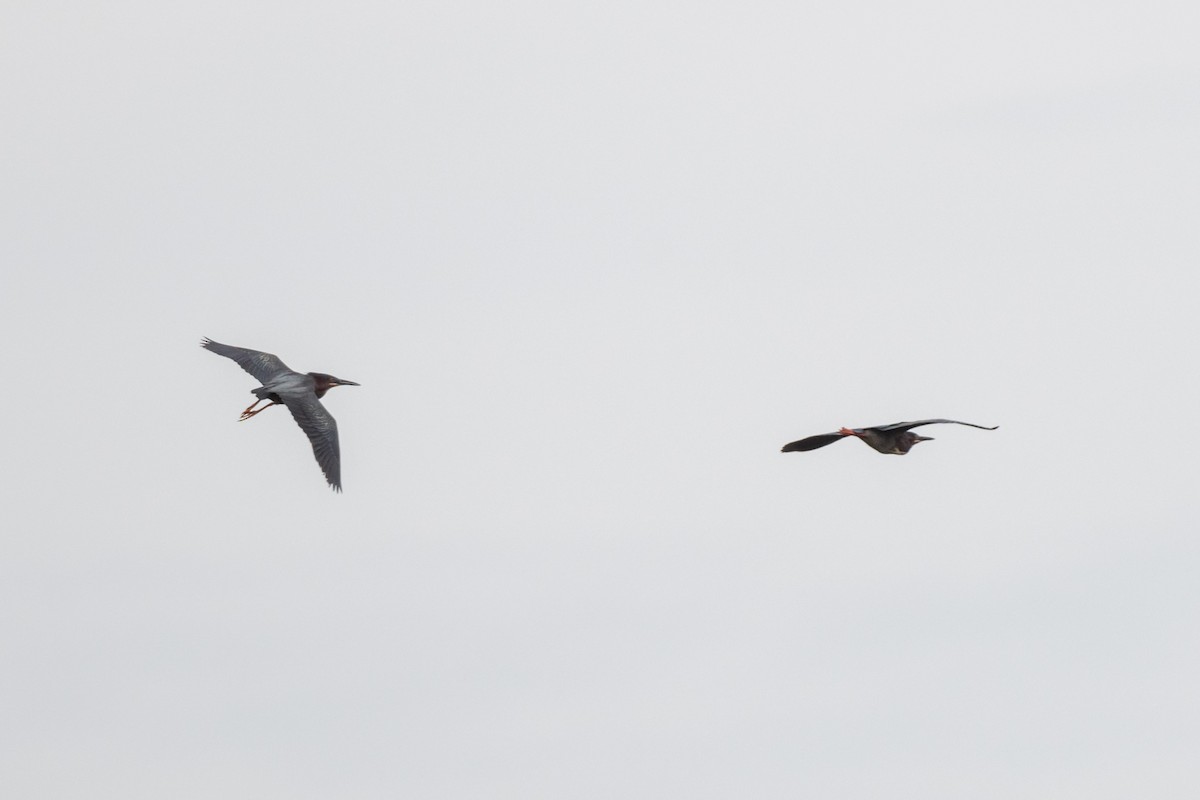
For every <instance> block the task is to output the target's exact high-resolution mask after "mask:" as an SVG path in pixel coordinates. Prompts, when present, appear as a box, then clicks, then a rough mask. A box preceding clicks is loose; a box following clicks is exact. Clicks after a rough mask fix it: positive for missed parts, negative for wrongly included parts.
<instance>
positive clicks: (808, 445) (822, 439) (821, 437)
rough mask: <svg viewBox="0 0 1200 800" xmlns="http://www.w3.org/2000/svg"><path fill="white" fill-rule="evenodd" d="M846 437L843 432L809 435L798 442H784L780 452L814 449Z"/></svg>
mask: <svg viewBox="0 0 1200 800" xmlns="http://www.w3.org/2000/svg"><path fill="white" fill-rule="evenodd" d="M844 438H846V434H844V433H822V434H818V435H817V436H809V437H808V438H807V439H801V440H800V441H798V442H791V443H789V444H785V445H784V446H783V449H782V450H780V451H779V452H781V453H794V452H796V451H804V450H816V449H817V448H818V447H824V446H825V445H827V444H833V443H834V442H836V441H837V440H838V439H844Z"/></svg>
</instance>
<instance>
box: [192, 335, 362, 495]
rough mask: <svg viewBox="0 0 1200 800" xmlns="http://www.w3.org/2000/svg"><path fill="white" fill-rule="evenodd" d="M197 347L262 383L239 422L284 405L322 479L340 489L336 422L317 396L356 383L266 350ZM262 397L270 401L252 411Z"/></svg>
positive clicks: (207, 342) (217, 345) (212, 344)
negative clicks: (293, 364)
mask: <svg viewBox="0 0 1200 800" xmlns="http://www.w3.org/2000/svg"><path fill="white" fill-rule="evenodd" d="M200 346H201V347H206V348H208V349H209V350H212V351H213V352H214V353H216V354H217V355H220V356H225V357H226V358H231V359H233V360H234V361H236V362H237V363H238V366H240V367H241V368H242V369H244V370H246V372H249V373H250V374H251V375H253V376H254V377H255V378H256V379H257V380H258V382H259V383H261V384H262V386H259V387H258V388H257V389H251V390H250V391H251V392H252V393H253V394H254V396H255V397H257V398H258V399H257V400H255V401H254V404H253V405H251V406H250V407H249V408H247V409H246V410H245V411H243V412H242V416H241V420H240V421H241V422H245V421H246V420H248V419H250V418H251V417H253V416H254V415H255V414H257V413H259V412H260V411H266V410H267V409H268V408H270V407H271V406H275V405H285V406H287V408H288V411H291V412H292V416H293V417H294V418H295V419H296V422H297V423H298V424H299V425H300V429H301V430H303V431H304V433H305V435H306V436H308V440H309V441H310V442H312V449H313V455H314V456H316V457H317V463H318V464H320V465H321V471H322V472H324V473H325V480H327V481H329V485H330V486H331V487H333V490H334V491H335V492H340V491H341V490H342V456H341V451H340V450H339V449H338V431H337V421H336V420H334V418H333V416H332V415H331V414H330V413H329V412H328V411H326V410H325V406H323V405H321V401H320V399H319V398H322V397H324V396H325V393H326V392H328V391H329V390H330V389H332V388H333V387H334V386H358V385H359V384H357V383H355V382H354V381H346V380H342V379H341V378H335V377H333V376H332V375H326V374H325V373H324V372H296V371H295V370H292V369H289V368H288V365H287V364H284V363H283V362H282V361H280V360H279V358H278V357H277V356H273V355H271V354H270V353H261V352H259V351H258V350H247V349H245V348H244V347H231V346H230V345H227V344H221V343H220V342H214V341H213V340H212V339H205V340H204V341H202V342H200ZM264 400H270V401H271V402H269V403H267V404H266V405H265V406H263V407H262V408H260V409H258V410H257V411H256V410H255V408H254V406H256V405H258V404H259V403H261V402H263V401H264Z"/></svg>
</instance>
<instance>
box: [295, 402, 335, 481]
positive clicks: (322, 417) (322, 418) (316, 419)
mask: <svg viewBox="0 0 1200 800" xmlns="http://www.w3.org/2000/svg"><path fill="white" fill-rule="evenodd" d="M283 402H284V404H285V405H287V407H288V411H291V412H292V416H293V417H295V419H296V422H297V423H298V424H299V425H300V429H301V430H303V431H304V433H305V435H306V436H308V440H309V441H310V442H312V449H313V455H314V456H316V457H317V463H318V464H320V465H321V471H322V472H324V473H325V480H327V481H329V485H330V486H332V487H333V490H334V491H335V492H340V491H341V490H342V455H341V450H340V449H339V448H338V432H337V420H335V419H334V418H333V415H332V414H330V413H329V412H328V411H326V410H325V406H323V405H321V401H320V400H318V399H317V396H316V395H315V394H304V395H283Z"/></svg>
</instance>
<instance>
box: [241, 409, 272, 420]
mask: <svg viewBox="0 0 1200 800" xmlns="http://www.w3.org/2000/svg"><path fill="white" fill-rule="evenodd" d="M270 407H271V406H263V407H262V408H260V409H258V411H251V410H250V409H252V408H254V406H250V408H247V409H246V410H245V411H243V412H242V415H241V416H240V417H238V422H245V421H246V420H248V419H250V418H251V417H253V416H254V415H255V414H260V413H262V412H263V411H266V410H267V409H268V408H270Z"/></svg>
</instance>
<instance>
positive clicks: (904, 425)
mask: <svg viewBox="0 0 1200 800" xmlns="http://www.w3.org/2000/svg"><path fill="white" fill-rule="evenodd" d="M943 422H948V423H951V424H954V425H967V426H968V427H971V428H979V429H980V430H985V431H994V430H996V428H999V427H1000V426H999V425H997V426H996V427H995V428H989V427H987V426H986V425H976V424H975V423H973V422H959V421H958V420H956V419H923V420H919V421H917V422H893V423H892V424H891V425H875V426H873V428H874V430H877V431H907V430H910V429H912V428H919V427H921V426H922V425H937V424H939V423H943Z"/></svg>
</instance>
